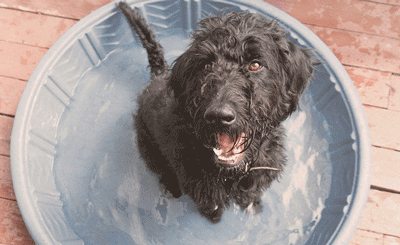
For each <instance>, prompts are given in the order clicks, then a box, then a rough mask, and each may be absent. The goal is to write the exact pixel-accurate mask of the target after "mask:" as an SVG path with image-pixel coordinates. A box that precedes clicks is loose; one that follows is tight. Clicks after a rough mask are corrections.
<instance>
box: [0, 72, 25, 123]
mask: <svg viewBox="0 0 400 245" xmlns="http://www.w3.org/2000/svg"><path fill="white" fill-rule="evenodd" d="M25 85H26V82H24V81H21V80H18V79H13V78H7V77H1V76H0V114H6V115H13V116H15V112H16V111H17V106H18V102H19V99H20V98H21V95H22V92H23V91H24V88H25Z"/></svg>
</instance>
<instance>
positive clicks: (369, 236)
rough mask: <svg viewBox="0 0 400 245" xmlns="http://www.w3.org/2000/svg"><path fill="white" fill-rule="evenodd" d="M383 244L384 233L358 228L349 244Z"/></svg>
mask: <svg viewBox="0 0 400 245" xmlns="http://www.w3.org/2000/svg"><path fill="white" fill-rule="evenodd" d="M366 244H368V245H383V234H379V233H374V232H370V231H364V230H360V229H357V231H356V234H354V236H353V238H352V239H351V241H350V243H349V245H366Z"/></svg>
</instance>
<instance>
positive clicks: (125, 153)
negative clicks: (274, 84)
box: [54, 37, 332, 245]
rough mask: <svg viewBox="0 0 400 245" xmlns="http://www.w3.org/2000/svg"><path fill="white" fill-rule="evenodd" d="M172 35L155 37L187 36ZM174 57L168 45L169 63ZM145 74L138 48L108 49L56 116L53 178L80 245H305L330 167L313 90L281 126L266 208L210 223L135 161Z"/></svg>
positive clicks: (324, 192)
mask: <svg viewBox="0 0 400 245" xmlns="http://www.w3.org/2000/svg"><path fill="white" fill-rule="evenodd" d="M174 38H175V39H177V40H162V41H164V42H168V43H182V41H184V40H180V39H179V37H174ZM180 49H182V47H180ZM170 50H176V47H171V48H170ZM178 54H179V52H176V51H169V50H168V49H166V57H167V59H168V60H169V61H171V60H172V58H173V57H176V56H177V55H178ZM132 57H134V59H133V58H132ZM148 72H149V69H147V58H146V54H145V51H144V50H143V49H141V48H134V47H129V49H126V50H122V49H119V50H115V51H114V52H112V53H111V54H110V55H109V56H108V57H107V58H106V59H105V60H103V61H102V62H101V63H100V64H98V65H97V66H96V67H94V68H93V69H91V70H89V71H88V72H87V73H86V74H85V75H83V77H82V78H81V81H80V83H78V86H77V87H76V89H75V92H74V96H73V100H72V102H71V103H70V105H69V107H68V109H66V111H65V112H64V114H63V117H62V119H61V121H60V125H59V131H58V145H57V149H56V150H57V153H56V157H55V164H54V175H55V180H56V184H57V188H58V190H59V191H60V193H61V199H62V201H63V210H64V212H65V214H66V216H67V218H68V221H69V223H70V225H71V228H72V229H73V230H74V231H75V232H76V234H77V235H78V236H80V237H81V238H82V240H84V242H85V244H282V245H287V244H296V245H297V244H304V243H305V242H306V241H307V239H308V237H309V235H310V234H311V232H312V231H313V229H314V228H315V226H316V224H317V223H318V221H319V219H320V217H321V212H322V210H323V208H324V202H325V200H326V199H327V198H328V195H329V190H330V183H331V171H332V169H331V161H330V158H329V153H328V145H329V141H330V135H329V129H328V125H327V122H326V120H325V119H324V118H323V116H322V115H321V113H319V112H318V111H317V109H316V107H315V106H314V102H313V98H312V96H311V93H310V92H309V91H307V92H306V93H305V94H304V96H303V97H302V99H301V102H300V110H298V111H297V112H295V113H294V114H293V115H292V116H291V117H290V118H289V119H287V120H286V121H285V122H284V127H285V128H286V130H287V140H286V149H287V156H288V162H287V166H286V167H285V169H284V173H283V174H282V176H281V178H280V179H279V181H275V182H274V183H273V184H272V186H271V188H270V189H268V190H267V191H265V193H264V194H263V197H262V202H263V206H264V209H263V212H262V213H260V214H259V215H255V216H249V215H247V214H245V213H243V212H241V211H240V209H239V208H238V207H237V206H236V205H233V206H232V207H231V209H230V210H228V211H226V212H225V213H224V215H223V217H222V221H221V222H220V223H219V224H216V225H212V224H210V223H209V222H208V221H206V220H205V219H204V218H202V217H201V216H200V215H199V214H198V212H197V210H196V209H195V207H194V205H193V204H192V202H191V201H190V200H189V198H188V197H187V196H182V197H181V198H179V199H168V198H165V197H164V196H162V195H161V191H160V189H159V186H158V181H157V179H156V178H155V177H154V176H153V175H152V174H151V173H149V172H148V171H147V169H146V168H145V167H144V163H143V161H142V160H141V159H139V154H138V152H137V149H136V145H135V142H136V141H135V133H134V131H133V129H132V113H134V111H135V109H136V104H135V102H134V101H135V96H136V93H137V91H140V90H142V89H143V88H144V86H145V84H146V83H147V81H148V79H149V75H148Z"/></svg>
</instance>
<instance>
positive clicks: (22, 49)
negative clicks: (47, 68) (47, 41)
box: [0, 42, 47, 80]
mask: <svg viewBox="0 0 400 245" xmlns="http://www.w3.org/2000/svg"><path fill="white" fill-rule="evenodd" d="M46 51H47V49H46V48H38V47H32V46H27V45H23V44H18V43H9V42H0V57H1V58H0V76H5V77H11V78H17V79H21V80H28V79H29V76H30V75H31V74H32V72H33V70H34V69H35V67H36V65H37V64H38V63H39V61H40V59H41V58H42V57H43V55H44V54H45V53H46Z"/></svg>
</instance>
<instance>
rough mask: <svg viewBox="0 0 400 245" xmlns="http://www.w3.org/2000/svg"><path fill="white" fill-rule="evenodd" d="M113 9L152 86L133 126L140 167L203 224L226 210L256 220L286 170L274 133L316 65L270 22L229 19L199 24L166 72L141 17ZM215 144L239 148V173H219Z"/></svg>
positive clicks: (279, 133)
mask: <svg viewBox="0 0 400 245" xmlns="http://www.w3.org/2000/svg"><path fill="white" fill-rule="evenodd" d="M118 7H119V8H120V9H121V10H122V12H123V14H124V15H125V16H126V18H127V19H128V20H129V23H130V25H131V26H132V28H133V29H134V30H135V32H136V33H137V35H138V36H139V38H140V39H141V41H142V44H143V46H144V47H145V48H146V49H147V52H148V56H149V63H150V68H151V81H150V84H149V85H148V87H147V88H146V89H145V90H144V91H143V92H142V94H141V95H140V97H139V99H138V104H139V109H138V112H137V115H136V116H135V127H136V130H137V138H138V145H139V148H140V152H141V155H142V157H143V158H144V159H145V160H146V162H147V165H148V167H149V168H150V169H151V170H152V171H153V172H155V173H156V174H158V176H159V177H160V182H161V183H162V184H163V185H164V186H165V188H166V189H167V190H168V191H169V192H170V193H171V194H172V195H173V196H174V197H179V196H181V195H182V194H187V195H188V196H189V197H190V198H191V199H192V200H193V202H194V203H195V204H196V206H197V208H198V210H199V211H200V213H201V214H202V215H204V216H205V217H207V218H208V219H209V220H210V221H211V222H219V221H220V219H221V216H222V213H223V211H224V210H225V209H227V208H228V207H229V206H230V204H231V203H232V201H234V202H236V203H237V204H238V205H239V206H240V207H241V208H242V209H247V210H248V211H251V212H254V213H258V212H260V211H261V210H262V205H261V199H260V197H261V194H262V192H263V191H264V190H265V189H267V188H268V187H269V186H270V184H271V182H272V181H273V180H275V179H276V178H277V177H278V176H279V174H280V171H279V170H281V169H282V168H283V167H284V165H285V155H284V146H283V137H284V130H283V128H282V127H281V126H280V123H281V122H282V121H283V120H285V119H286V118H287V117H288V116H289V115H290V114H291V113H292V112H293V111H294V110H296V108H297V105H298V102H299V99H300V96H301V94H302V93H303V92H304V90H305V88H306V86H307V84H308V81H309V79H310V77H311V76H312V73H313V66H314V62H315V59H314V56H313V55H312V54H311V52H310V51H309V50H307V49H304V48H300V47H298V46H296V45H294V44H293V43H291V42H290V41H289V40H288V39H287V37H286V32H285V31H284V30H283V29H282V28H281V27H280V26H279V25H278V23H277V22H276V21H274V20H269V19H266V18H264V17H263V16H260V15H257V14H251V13H248V12H245V13H230V14H227V15H226V16H223V17H219V16H217V17H209V18H205V19H203V20H201V21H200V22H199V23H198V25H199V27H200V29H199V30H197V31H194V32H193V33H192V43H191V45H190V47H189V49H188V50H187V51H186V52H185V53H184V54H182V55H181V56H180V57H178V58H177V59H176V60H175V62H174V63H173V66H172V69H168V67H167V64H166V62H165V60H164V57H163V51H162V47H161V45H160V44H159V43H158V42H157V41H156V40H155V37H154V34H153V32H152V31H151V29H150V27H149V26H148V25H147V24H146V22H145V20H144V19H143V17H141V16H140V13H139V12H138V11H137V10H131V9H130V8H129V6H128V5H127V4H126V3H119V4H118ZM218 135H229V137H230V138H231V141H232V142H234V143H233V146H232V149H233V148H234V147H237V146H238V145H239V144H242V145H243V148H242V149H243V154H242V155H243V157H242V158H240V160H238V161H239V162H238V163H237V164H232V165H229V164H228V165H226V164H223V162H221V159H219V158H218V157H217V156H216V154H215V153H214V151H213V150H212V149H213V148H218V147H219V145H221V142H220V141H219V140H218V137H219V136H218ZM221 141H222V140H221ZM228 141H229V140H228ZM232 149H231V150H232ZM238 154H239V153H238ZM258 167H271V168H275V169H265V168H258Z"/></svg>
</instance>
